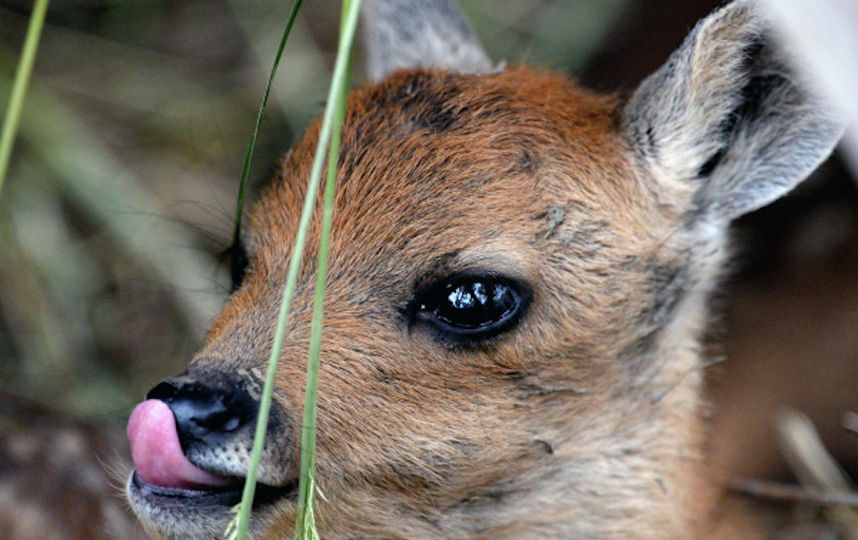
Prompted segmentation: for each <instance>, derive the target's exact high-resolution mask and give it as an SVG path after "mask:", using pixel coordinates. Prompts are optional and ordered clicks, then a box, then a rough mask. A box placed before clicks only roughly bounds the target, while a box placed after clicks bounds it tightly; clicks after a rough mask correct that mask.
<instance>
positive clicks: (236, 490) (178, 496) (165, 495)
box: [129, 470, 298, 509]
mask: <svg viewBox="0 0 858 540" xmlns="http://www.w3.org/2000/svg"><path fill="white" fill-rule="evenodd" d="M235 482H236V483H235V486H234V487H209V488H202V487H198V488H193V489H192V488H169V487H164V486H159V485H156V484H150V483H149V482H146V481H145V480H143V479H142V478H141V476H140V473H139V472H137V471H136V470H135V471H134V472H132V473H131V480H130V483H129V488H130V489H131V490H133V491H134V492H136V494H139V496H140V497H141V498H142V499H144V500H146V501H147V502H148V503H149V504H154V505H159V504H161V505H165V504H166V505H173V504H178V503H185V504H191V505H201V506H223V507H224V508H232V507H233V506H235V505H236V504H238V503H239V502H241V497H242V494H243V491H244V482H245V479H244V478H239V477H236V478H235ZM297 495H298V481H297V480H295V481H293V482H290V483H289V484H287V485H285V486H271V485H268V484H260V483H257V484H256V489H255V491H254V496H253V508H254V509H257V508H259V507H262V506H267V505H269V504H272V503H275V502H277V501H280V500H282V499H294V498H296V497H297Z"/></svg>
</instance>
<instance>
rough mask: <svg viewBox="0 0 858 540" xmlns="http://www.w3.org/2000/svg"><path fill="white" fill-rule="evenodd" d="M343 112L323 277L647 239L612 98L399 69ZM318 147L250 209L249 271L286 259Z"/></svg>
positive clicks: (556, 82) (550, 85) (523, 78)
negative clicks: (573, 237)
mask: <svg viewBox="0 0 858 540" xmlns="http://www.w3.org/2000/svg"><path fill="white" fill-rule="evenodd" d="M347 110H348V112H347V116H346V120H345V123H344V126H343V136H342V146H341V154H340V167H339V176H338V188H337V190H338V192H337V198H336V202H335V213H334V224H333V240H332V242H333V244H332V246H333V247H332V258H333V263H332V268H334V267H336V266H337V263H339V264H340V265H341V266H343V267H348V268H351V269H353V270H354V271H355V273H363V274H365V273H367V272H369V271H370V270H379V269H380V268H382V267H385V265H386V264H387V263H389V262H390V259H391V257H392V256H396V257H399V258H402V257H405V258H412V257H413V258H419V259H421V260H423V261H433V260H435V259H437V258H438V257H442V256H444V255H446V254H449V253H451V252H458V253H460V254H461V255H462V258H464V259H468V258H469V257H470V259H473V260H478V259H480V258H481V257H490V258H491V257H494V256H495V255H498V254H499V253H501V252H506V253H507V254H508V255H512V257H508V258H511V259H513V260H511V261H510V263H511V264H512V263H515V262H516V261H515V259H519V260H518V262H519V263H522V259H524V262H526V260H527V259H528V258H531V259H532V258H533V257H536V256H537V253H538V252H539V251H540V250H539V249H537V248H538V244H539V243H540V242H542V241H546V240H550V239H552V237H553V236H554V235H555V233H557V232H559V231H560V229H562V228H563V227H567V228H569V227H574V226H575V225H576V224H577V225H581V224H583V226H584V227H585V228H587V229H588V230H589V231H590V233H592V232H593V229H594V228H595V227H598V226H601V227H602V228H604V229H606V230H608V229H610V230H615V231H617V232H616V234H622V235H626V236H629V237H630V240H632V241H633V242H634V240H633V239H634V238H635V237H637V236H640V233H641V232H642V231H644V232H646V231H649V232H652V229H653V224H652V223H649V224H647V223H646V221H647V220H648V219H650V220H651V219H652V218H653V208H654V207H655V206H657V205H655V204H654V203H653V202H652V201H651V200H650V197H649V194H648V192H647V191H646V189H644V188H643V183H642V182H641V181H640V175H639V174H638V173H636V172H635V171H633V170H631V169H632V167H631V166H630V162H631V159H630V157H629V155H628V154H629V153H628V152H627V151H626V149H625V143H624V141H623V139H622V137H621V136H620V135H619V132H618V130H617V115H618V113H617V101H616V100H615V99H614V98H611V97H604V96H599V95H596V94H594V93H592V92H589V91H587V90H584V89H581V88H580V87H578V86H576V85H575V84H574V83H572V82H571V81H569V80H568V79H566V78H564V77H561V76H557V75H553V74H547V73H543V72H540V71H536V70H532V69H527V68H516V69H510V70H507V71H505V72H502V73H497V74H492V75H486V76H473V75H460V74H452V73H449V72H444V71H416V72H415V71H412V72H400V73H399V74H396V75H395V76H393V77H391V78H389V79H387V80H385V81H384V82H383V83H381V84H378V85H373V86H368V87H364V88H361V89H359V90H357V91H356V92H354V93H353V95H352V96H351V97H350V99H349V102H348V109H347ZM317 136H318V125H316V126H314V127H313V128H311V129H310V130H309V132H308V135H307V136H306V137H305V138H304V140H303V141H301V142H300V143H299V144H298V145H297V146H296V148H295V150H294V152H293V153H292V154H291V157H290V158H289V159H288V160H287V162H286V163H285V164H284V168H283V172H282V174H281V177H280V178H278V179H276V181H275V182H274V183H273V184H272V185H271V186H270V187H269V189H268V191H267V192H266V193H265V194H264V196H263V197H261V198H260V202H259V203H257V206H256V207H255V208H254V210H253V213H252V216H251V228H252V231H253V232H252V235H251V238H252V240H251V250H252V252H253V254H254V256H255V257H256V259H257V260H256V263H257V264H261V265H268V264H276V265H281V264H282V263H283V261H284V260H285V257H284V253H285V252H286V251H287V246H288V245H289V244H290V243H291V241H292V239H293V238H294V235H295V231H296V227H297V221H298V219H297V218H298V215H299V214H300V207H301V204H302V198H303V195H304V192H305V187H304V186H305V183H306V179H307V177H308V176H309V169H310V162H311V161H312V153H313V151H314V148H315V144H316V139H317ZM317 231H318V226H314V227H313V229H312V230H311V238H313V237H314V236H315V234H317ZM555 240H556V239H555ZM313 243H314V242H313V241H311V242H310V243H309V244H310V245H312V244H313ZM310 253H312V250H311V251H310ZM308 255H309V254H308ZM499 258H502V257H499ZM305 261H306V263H305V264H307V265H312V264H314V263H313V262H312V257H307V258H305ZM426 264H430V263H429V262H426Z"/></svg>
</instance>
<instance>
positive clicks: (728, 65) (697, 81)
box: [622, 0, 844, 223]
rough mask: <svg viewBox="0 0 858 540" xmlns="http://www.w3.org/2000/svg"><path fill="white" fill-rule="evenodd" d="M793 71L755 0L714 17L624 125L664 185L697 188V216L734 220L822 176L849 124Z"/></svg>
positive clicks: (641, 90)
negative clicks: (807, 179) (812, 176)
mask: <svg viewBox="0 0 858 540" xmlns="http://www.w3.org/2000/svg"><path fill="white" fill-rule="evenodd" d="M810 86H811V85H810V84H808V83H807V81H801V80H800V78H799V77H798V75H797V74H796V73H795V72H794V71H793V70H792V69H790V67H789V66H788V62H787V59H786V58H785V55H784V53H783V51H782V50H781V49H780V48H779V47H778V45H777V44H776V43H774V41H773V39H772V36H771V32H770V30H769V24H768V22H767V20H766V19H765V18H764V16H763V15H762V14H761V13H760V12H759V8H758V7H757V6H756V5H755V4H754V2H752V1H750V0H738V1H734V2H732V3H730V4H729V5H727V6H725V7H723V8H721V9H719V10H718V11H716V12H714V13H712V14H711V15H710V16H709V17H707V18H706V19H704V20H702V21H701V22H700V23H698V24H697V26H696V27H695V28H694V29H693V30H692V31H691V33H690V35H689V36H688V37H687V38H686V39H685V42H684V43H683V44H682V46H681V47H680V48H679V49H678V50H677V51H676V52H675V53H674V54H673V55H672V56H671V57H670V58H669V59H668V61H667V63H666V64H665V65H664V66H662V67H661V68H660V69H659V70H658V71H656V72H655V73H653V74H652V75H650V76H649V77H648V78H647V79H646V80H644V82H643V83H641V85H640V86H639V87H638V89H637V90H636V91H635V92H634V94H633V95H632V97H631V98H630V100H629V101H628V103H627V105H626V107H625V109H624V111H623V117H622V125H623V129H624V130H625V132H626V134H627V136H628V137H629V140H630V142H631V144H632V145H633V147H634V149H635V152H636V153H637V154H638V156H639V157H640V158H641V160H642V161H643V162H644V165H645V166H646V167H647V168H648V169H649V170H650V171H651V172H652V174H653V176H654V177H655V179H656V181H664V182H670V183H673V182H682V183H690V184H691V189H692V190H693V192H694V196H693V199H692V207H691V208H689V209H688V210H689V213H690V215H693V216H696V217H698V218H702V219H706V220H707V221H715V222H724V223H726V222H729V221H730V220H732V219H734V218H736V217H738V216H740V215H742V214H745V213H747V212H750V211H752V210H755V209H757V208H759V207H761V206H764V205H766V204H768V203H770V202H772V201H773V200H775V199H776V198H778V197H780V196H782V195H783V194H785V193H786V192H788V191H789V190H791V189H792V188H793V187H795V185H796V184H798V183H799V182H800V181H802V180H803V179H804V178H805V177H807V175H809V174H810V173H811V172H812V171H813V169H815V168H816V167H817V166H818V165H819V163H820V162H822V160H824V159H825V158H826V157H827V156H828V155H829V154H830V153H831V151H832V149H833V148H834V146H835V144H836V143H837V140H838V139H839V138H840V136H841V135H842V133H843V129H844V120H843V116H842V115H841V114H838V112H837V111H836V110H834V109H833V108H832V107H831V106H830V105H828V104H827V103H825V102H823V101H822V100H821V99H819V98H818V97H816V96H815V94H814V93H813V92H812V90H811V88H810Z"/></svg>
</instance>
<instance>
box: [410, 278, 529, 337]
mask: <svg viewBox="0 0 858 540" xmlns="http://www.w3.org/2000/svg"><path fill="white" fill-rule="evenodd" d="M528 299H529V293H528V289H527V288H526V287H525V286H524V285H523V284H521V283H519V282H518V281H516V280H512V279H509V278H506V277H502V276H493V275H482V274H480V275H459V276H454V277H452V278H448V279H446V280H444V281H442V282H440V283H438V284H436V285H434V286H432V287H429V288H427V289H426V290H424V291H423V292H421V293H419V294H418V295H416V297H415V299H414V301H413V302H412V309H411V310H410V311H411V313H412V314H413V315H412V317H413V319H412V321H413V322H425V323H427V324H429V325H430V326H431V327H433V328H434V329H436V330H438V331H439V332H440V333H441V334H442V337H444V338H447V339H452V340H453V341H456V342H470V343H475V342H478V341H481V340H484V339H488V338H490V337H493V336H496V335H498V334H500V333H501V332H504V331H506V330H509V329H510V328H512V327H513V326H514V325H515V324H516V323H517V322H518V320H519V319H520V318H521V315H522V314H523V311H524V309H525V308H526V304H527V300H528Z"/></svg>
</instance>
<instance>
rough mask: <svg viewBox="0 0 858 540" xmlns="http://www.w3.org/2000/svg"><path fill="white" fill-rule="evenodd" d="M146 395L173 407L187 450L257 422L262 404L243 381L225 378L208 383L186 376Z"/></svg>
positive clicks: (182, 442)
mask: <svg viewBox="0 0 858 540" xmlns="http://www.w3.org/2000/svg"><path fill="white" fill-rule="evenodd" d="M146 399H158V400H161V401H163V402H164V403H166V404H167V406H169V407H170V410H172V411H173V416H175V418H176V430H177V431H178V435H179V442H180V443H181V445H182V449H183V450H187V447H188V446H189V445H191V444H193V443H196V442H200V443H204V444H213V443H218V442H222V441H223V440H224V439H225V438H227V437H230V436H232V435H233V434H234V433H235V432H236V431H238V430H239V429H240V428H241V427H243V426H245V425H247V424H248V423H251V422H253V421H254V420H255V418H256V413H257V410H258V407H259V405H258V403H257V401H256V400H255V399H253V398H252V397H251V396H250V394H248V392H247V391H246V390H245V389H244V388H243V387H242V386H241V385H237V384H230V383H229V382H228V381H224V380H216V381H212V382H211V383H210V384H207V383H202V382H196V381H189V380H187V379H185V378H182V377H178V378H176V379H167V380H165V381H163V382H161V383H159V384H158V385H157V386H155V387H154V388H153V389H152V390H150V391H149V393H148V394H146Z"/></svg>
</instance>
